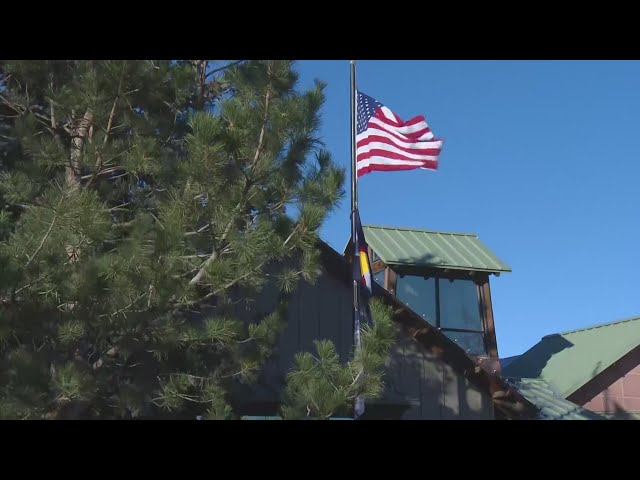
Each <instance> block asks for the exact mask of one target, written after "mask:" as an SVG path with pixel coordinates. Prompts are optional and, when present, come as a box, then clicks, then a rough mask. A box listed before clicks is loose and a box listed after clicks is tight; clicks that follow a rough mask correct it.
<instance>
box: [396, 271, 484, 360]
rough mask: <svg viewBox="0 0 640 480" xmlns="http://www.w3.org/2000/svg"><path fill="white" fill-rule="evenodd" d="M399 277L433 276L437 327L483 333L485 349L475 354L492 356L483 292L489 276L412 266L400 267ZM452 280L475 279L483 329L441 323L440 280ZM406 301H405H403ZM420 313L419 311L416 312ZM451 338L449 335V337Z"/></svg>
mask: <svg viewBox="0 0 640 480" xmlns="http://www.w3.org/2000/svg"><path fill="white" fill-rule="evenodd" d="M386 268H387V269H388V270H389V271H394V269H392V268H390V267H388V266H387V267H386ZM395 273H396V275H397V278H398V279H400V278H402V277H405V276H416V277H422V278H424V279H428V278H433V279H434V280H435V289H434V290H435V293H434V295H435V297H436V298H435V303H436V308H435V311H436V319H435V320H436V322H435V323H436V324H435V328H436V329H438V330H439V331H441V332H442V333H445V334H446V332H454V333H455V332H458V333H476V334H478V333H479V334H481V335H482V344H483V347H484V351H483V352H482V353H472V354H471V355H474V356H482V357H484V356H491V351H492V344H493V342H492V341H491V339H490V338H489V336H490V335H491V332H490V329H489V328H488V319H487V305H486V304H485V294H484V292H483V286H484V284H485V282H486V283H488V281H489V279H488V276H487V277H486V278H483V277H480V276H478V275H470V272H465V271H444V272H437V271H429V272H426V271H425V270H424V269H417V268H415V267H413V268H411V267H409V268H398V270H397V271H396V272H395ZM387 276H388V275H387ZM442 280H444V281H450V280H453V281H455V280H467V281H473V282H474V283H475V286H476V295H477V299H478V309H479V313H480V321H481V325H482V330H475V329H466V328H453V327H443V326H442V325H441V312H440V281H442ZM396 281H397V280H396ZM394 286H395V290H396V291H397V283H396V285H394ZM394 296H396V297H397V293H395V292H394ZM403 303H404V302H403ZM416 313H418V312H416ZM447 338H449V337H447Z"/></svg>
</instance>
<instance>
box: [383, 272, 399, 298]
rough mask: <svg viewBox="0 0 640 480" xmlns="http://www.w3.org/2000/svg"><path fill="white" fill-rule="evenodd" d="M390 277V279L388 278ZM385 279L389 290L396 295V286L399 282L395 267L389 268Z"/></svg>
mask: <svg viewBox="0 0 640 480" xmlns="http://www.w3.org/2000/svg"><path fill="white" fill-rule="evenodd" d="M387 278H388V280H386V279H387ZM385 281H386V283H387V285H388V286H387V290H388V291H389V293H391V295H393V296H394V297H395V296H396V286H397V284H398V274H397V273H396V271H395V270H394V269H393V268H388V269H387V274H386V275H385Z"/></svg>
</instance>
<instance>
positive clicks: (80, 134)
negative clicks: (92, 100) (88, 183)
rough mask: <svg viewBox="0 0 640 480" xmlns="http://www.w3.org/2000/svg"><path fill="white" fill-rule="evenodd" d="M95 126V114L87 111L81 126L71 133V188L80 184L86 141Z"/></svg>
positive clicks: (68, 176) (69, 182) (67, 173)
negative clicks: (90, 130)
mask: <svg viewBox="0 0 640 480" xmlns="http://www.w3.org/2000/svg"><path fill="white" fill-rule="evenodd" d="M92 125H93V113H92V112H91V110H87V111H86V112H85V114H84V117H83V119H82V120H81V121H80V125H79V126H78V127H77V128H75V129H74V130H73V131H72V132H71V133H72V134H71V154H70V158H69V165H68V166H67V172H66V178H67V185H68V186H69V187H77V186H78V185H79V183H80V167H81V166H82V151H83V148H84V141H85V139H86V138H87V136H88V135H89V129H90V128H91V127H92Z"/></svg>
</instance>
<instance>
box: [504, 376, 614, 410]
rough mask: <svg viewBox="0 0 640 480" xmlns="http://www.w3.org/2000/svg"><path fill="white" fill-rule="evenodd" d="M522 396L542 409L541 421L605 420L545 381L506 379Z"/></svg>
mask: <svg viewBox="0 0 640 480" xmlns="http://www.w3.org/2000/svg"><path fill="white" fill-rule="evenodd" d="M506 380H507V383H509V384H510V385H512V386H513V387H514V388H515V389H516V390H518V392H520V394H521V395H522V396H523V397H524V398H526V399H527V400H529V401H530V402H531V403H532V404H533V405H535V406H536V407H538V408H539V409H540V411H539V413H538V418H539V419H540V420H605V418H604V417H603V416H601V415H598V414H597V413H594V412H591V411H589V410H587V409H585V408H582V407H580V406H579V405H576V404H575V403H573V402H570V401H569V400H565V399H564V398H562V396H560V395H558V394H557V393H556V392H554V391H553V388H552V387H551V386H550V385H548V384H547V383H546V382H545V381H544V380H539V379H535V378H520V379H506Z"/></svg>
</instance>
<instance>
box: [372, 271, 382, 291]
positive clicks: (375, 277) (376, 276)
mask: <svg viewBox="0 0 640 480" xmlns="http://www.w3.org/2000/svg"><path fill="white" fill-rule="evenodd" d="M373 280H374V281H375V282H376V283H377V284H378V285H380V286H381V287H384V270H380V271H379V272H376V273H374V274H373Z"/></svg>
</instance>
